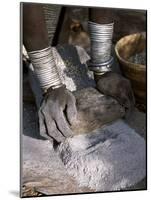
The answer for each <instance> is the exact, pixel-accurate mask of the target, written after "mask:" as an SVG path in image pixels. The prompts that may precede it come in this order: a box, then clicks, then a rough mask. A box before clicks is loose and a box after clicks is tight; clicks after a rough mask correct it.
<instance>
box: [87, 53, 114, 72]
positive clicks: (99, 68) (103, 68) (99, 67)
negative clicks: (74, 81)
mask: <svg viewBox="0 0 151 200" xmlns="http://www.w3.org/2000/svg"><path fill="white" fill-rule="evenodd" d="M113 62H114V59H113V57H112V56H111V58H110V59H109V60H108V61H106V62H103V63H94V62H92V61H91V60H90V61H88V63H87V65H88V68H89V70H90V71H93V72H94V73H95V74H98V75H99V74H100V75H101V74H104V73H106V72H109V71H112V69H111V66H112V64H113Z"/></svg>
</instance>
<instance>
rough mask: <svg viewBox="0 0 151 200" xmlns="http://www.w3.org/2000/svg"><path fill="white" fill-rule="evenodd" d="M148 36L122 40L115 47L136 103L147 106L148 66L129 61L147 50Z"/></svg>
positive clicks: (143, 34)
mask: <svg viewBox="0 0 151 200" xmlns="http://www.w3.org/2000/svg"><path fill="white" fill-rule="evenodd" d="M145 35H146V34H145V33H136V34H131V35H128V36H125V37H123V38H121V39H120V40H119V41H118V42H117V43H116V46H115V52H116V55H117V58H118V60H119V62H120V66H121V70H122V72H123V74H124V76H125V77H126V78H128V79H129V80H130V81H131V84H132V88H133V91H134V95H135V98H136V101H137V102H138V103H143V104H146V66H145V65H142V64H135V63H132V62H129V61H128V59H129V58H130V57H131V56H133V55H135V54H136V53H141V52H143V51H144V50H145V48H146V36H145Z"/></svg>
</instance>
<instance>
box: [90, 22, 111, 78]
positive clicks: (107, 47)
mask: <svg viewBox="0 0 151 200" xmlns="http://www.w3.org/2000/svg"><path fill="white" fill-rule="evenodd" d="M113 26H114V23H110V24H97V23H94V22H90V21H89V22H88V28H89V34H90V41H91V60H90V61H89V62H88V65H89V69H90V70H92V71H94V73H95V74H102V73H105V72H107V71H111V65H112V63H113V57H112V56H111V47H112V37H113Z"/></svg>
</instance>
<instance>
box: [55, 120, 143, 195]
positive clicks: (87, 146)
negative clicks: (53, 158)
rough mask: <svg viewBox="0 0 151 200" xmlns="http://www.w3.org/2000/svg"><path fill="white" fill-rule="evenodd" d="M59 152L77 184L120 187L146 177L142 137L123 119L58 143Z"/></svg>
mask: <svg viewBox="0 0 151 200" xmlns="http://www.w3.org/2000/svg"><path fill="white" fill-rule="evenodd" d="M58 151H59V155H60V157H61V159H62V161H63V163H64V165H65V167H66V169H67V171H68V173H69V174H70V175H71V176H73V177H74V178H75V179H76V181H77V182H78V183H79V185H80V186H86V187H89V188H91V189H94V190H95V191H111V190H120V189H124V188H126V187H130V186H132V185H134V184H135V183H137V182H139V181H140V180H141V179H143V178H144V177H145V174H146V171H145V169H146V167H145V141H144V139H143V138H142V137H140V136H139V135H138V134H137V133H136V132H135V131H134V130H133V129H131V128H130V127H129V126H128V125H127V124H126V123H124V122H123V121H122V120H118V121H116V122H115V123H112V124H111V125H109V126H105V127H104V128H103V129H98V130H96V131H94V132H93V133H92V134H90V135H78V136H75V137H73V138H70V139H68V140H66V142H65V143H64V144H61V145H60V146H59V149H58Z"/></svg>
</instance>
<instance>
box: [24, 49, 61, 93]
mask: <svg viewBox="0 0 151 200" xmlns="http://www.w3.org/2000/svg"><path fill="white" fill-rule="evenodd" d="M28 55H29V57H30V59H31V62H32V64H33V67H34V70H35V74H36V75H37V78H38V80H39V83H40V86H41V88H42V89H43V91H45V90H47V89H48V88H50V87H52V88H53V89H55V88H58V87H60V86H62V83H61V79H60V77H59V73H58V70H57V67H56V64H55V61H54V58H53V54H52V49H51V47H47V48H45V49H42V50H37V51H31V52H28Z"/></svg>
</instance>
